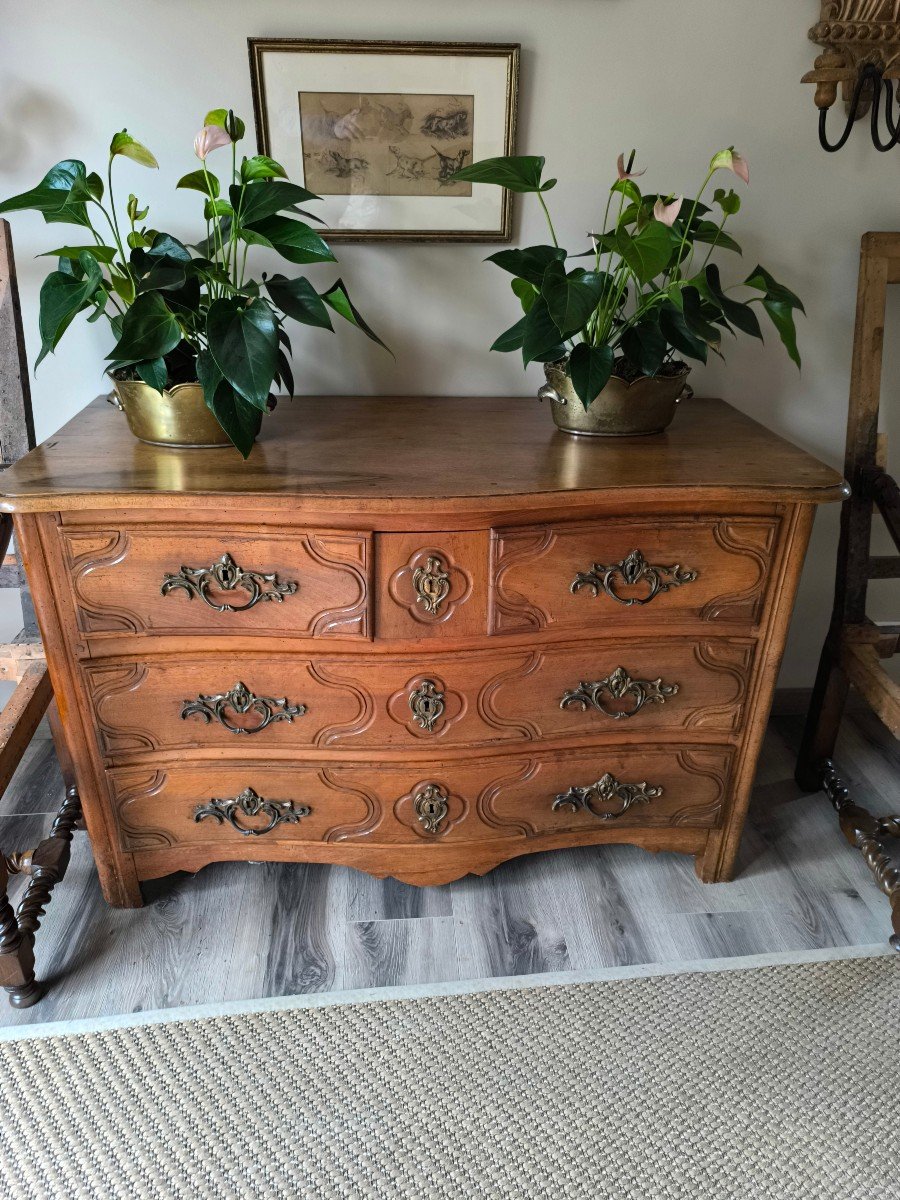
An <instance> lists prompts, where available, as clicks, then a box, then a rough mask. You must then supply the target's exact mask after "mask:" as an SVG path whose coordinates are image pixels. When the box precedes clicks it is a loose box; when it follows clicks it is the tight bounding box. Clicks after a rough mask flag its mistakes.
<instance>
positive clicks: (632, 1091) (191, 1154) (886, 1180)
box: [0, 952, 900, 1200]
mask: <svg viewBox="0 0 900 1200" xmlns="http://www.w3.org/2000/svg"><path fill="white" fill-rule="evenodd" d="M857 953H859V952H857ZM813 957H814V956H813ZM818 957H819V961H811V962H810V961H806V962H799V963H791V964H781V965H763V966H760V965H758V964H757V965H753V963H752V960H743V961H742V962H740V961H739V960H738V961H735V960H732V963H731V964H730V966H732V967H738V966H739V967H740V969H723V964H717V965H716V968H715V969H711V970H706V971H702V972H692V973H684V972H681V971H678V972H677V973H669V974H665V973H663V974H656V975H653V974H651V972H652V970H653V969H652V968H651V969H650V970H649V971H648V970H646V969H645V970H643V971H640V970H638V971H635V972H632V974H634V975H638V976H642V977H636V978H624V979H622V978H619V979H614V980H605V981H602V982H593V983H564V982H561V983H555V984H553V985H550V986H547V985H542V984H541V982H540V980H535V979H534V978H532V979H531V980H530V981H528V982H529V983H530V984H531V986H522V983H521V981H518V982H515V983H510V985H509V986H503V987H499V988H497V987H495V986H493V985H470V986H469V987H468V990H467V987H466V985H453V986H450V987H448V988H446V989H445V992H446V993H447V994H442V995H431V996H421V995H420V996H418V997H416V998H412V999H396V998H394V999H387V1000H385V999H368V998H367V999H366V1000H365V1002H359V1001H358V1000H357V1002H353V1003H347V1002H344V1001H343V1000H342V1001H341V1002H338V1003H335V1002H333V1001H331V1000H323V999H322V998H301V999H295V1000H294V1001H288V1002H271V1001H270V1002H259V1003H257V1004H255V1005H246V1004H242V1005H235V1006H231V1010H230V1011H228V1012H226V1014H225V1015H219V1016H214V1017H202V1018H199V1019H197V1018H193V1017H192V1018H191V1019H184V1014H179V1013H177V1012H176V1013H168V1014H156V1015H149V1016H146V1015H142V1016H141V1017H139V1018H130V1019H126V1020H125V1021H124V1022H120V1024H119V1027H117V1028H102V1029H100V1031H98V1032H90V1033H74V1034H73V1033H68V1034H62V1035H60V1034H59V1033H57V1032H56V1031H55V1030H50V1031H45V1032H44V1033H43V1034H42V1033H41V1031H40V1029H37V1030H34V1029H31V1030H27V1031H24V1032H26V1033H27V1035H28V1036H26V1037H24V1038H23V1037H21V1032H19V1033H16V1034H14V1035H6V1038H5V1039H4V1040H3V1041H2V1043H0V1102H2V1115H0V1195H2V1196H3V1197H4V1200H69V1198H70V1197H71V1198H74V1197H79V1198H91V1200H93V1198H94V1197H96V1198H98V1200H113V1198H115V1200H119V1198H121V1200H126V1198H127V1200H143V1198H146V1197H152V1198H154V1200H157V1198H159V1200H163V1198H164V1200H198V1198H202V1197H215V1198H216V1200H228V1198H232V1197H234V1198H237V1197H240V1198H244V1197H253V1198H256V1197H273V1198H274V1197H310V1198H315V1200H331V1198H332V1197H334V1198H337V1197H341V1198H348V1200H349V1198H352V1200H369V1198H370V1197H373V1198H374V1197H378V1198H379V1200H398V1198H399V1200H406V1198H414V1200H431V1198H438V1197H440V1198H443V1197H453V1198H457V1197H458V1198H463V1197H465V1198H466V1200H469V1198H474V1197H492V1198H493V1197H509V1198H513V1197H514V1198H515V1200H521V1198H529V1200H530V1198H532V1197H533V1198H535V1200H557V1198H559V1200H566V1198H577V1200H607V1198H608V1200H670V1198H671V1200H686V1198H690V1200H695V1198H696V1200H785V1198H790V1200H794V1198H796V1200H851V1198H852V1200H870V1198H871V1200H875V1198H876V1197H877V1198H879V1200H889V1198H891V1200H892V1198H894V1197H898V1196H900V959H898V958H897V956H896V955H895V956H893V957H887V956H884V955H882V954H879V955H873V956H866V957H858V958H844V959H843V960H836V961H822V960H821V955H820V956H818ZM748 962H749V965H748ZM726 965H727V964H726ZM657 970H659V969H658V968H657ZM474 989H478V990H474ZM368 995H369V996H371V993H370V994H368ZM375 995H377V993H376V994H375ZM105 1024H106V1025H107V1026H108V1025H109V1024H110V1023H109V1022H106V1023H105ZM48 1033H49V1034H52V1036H50V1035H48ZM10 1037H11V1040H10Z"/></svg>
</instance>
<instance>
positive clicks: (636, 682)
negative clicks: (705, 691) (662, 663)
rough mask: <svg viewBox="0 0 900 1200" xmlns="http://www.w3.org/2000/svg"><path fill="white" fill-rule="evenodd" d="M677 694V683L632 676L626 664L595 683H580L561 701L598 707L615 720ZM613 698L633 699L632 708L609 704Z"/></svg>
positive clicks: (563, 705)
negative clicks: (607, 700)
mask: <svg viewBox="0 0 900 1200" xmlns="http://www.w3.org/2000/svg"><path fill="white" fill-rule="evenodd" d="M677 694H678V684H677V683H663V681H662V679H653V680H649V679H632V678H631V676H630V675H629V674H628V672H627V671H626V670H625V668H624V667H616V669H615V670H614V671H613V672H612V674H610V675H607V677H606V678H605V679H599V680H598V681H597V682H596V683H579V685H578V687H577V688H573V689H572V691H570V692H566V694H565V695H564V696H563V698H562V700H560V702H559V707H560V708H569V707H570V706H571V705H573V704H577V705H578V706H579V707H580V709H581V711H582V712H587V710H588V708H596V709H597V711H598V712H602V713H603V714H604V716H607V717H611V718H612V719H613V720H614V721H622V720H627V719H628V717H633V716H635V715H636V714H637V713H639V712H640V711H641V709H642V708H643V707H644V705H645V704H665V702H666V700H668V699H669V697H670V696H675V695H677ZM607 696H608V697H609V698H610V699H612V700H625V699H630V700H632V701H633V707H632V708H630V709H615V708H608V707H607V705H606V697H607Z"/></svg>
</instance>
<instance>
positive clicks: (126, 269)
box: [97, 154, 134, 283]
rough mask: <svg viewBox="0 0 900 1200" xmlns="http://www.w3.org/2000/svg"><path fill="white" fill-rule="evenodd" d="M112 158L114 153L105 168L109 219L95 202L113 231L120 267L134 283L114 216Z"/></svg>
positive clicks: (116, 218)
mask: <svg viewBox="0 0 900 1200" xmlns="http://www.w3.org/2000/svg"><path fill="white" fill-rule="evenodd" d="M113 158H114V155H112V154H111V155H110V156H109V165H108V166H107V168H106V182H107V184H108V188H109V208H110V212H111V213H112V220H111V221H110V218H109V215H108V214H107V212H106V209H105V208H103V205H102V204H100V201H99V200H98V201H97V203H98V204H100V207H101V209H102V210H103V213H104V215H105V216H106V219H107V221H109V224H110V228H111V229H112V231H113V235H114V237H115V239H116V245H117V246H118V248H119V254H120V255H121V256H122V269H123V271H124V272H125V274H126V275H127V276H128V277H129V278H130V279H131V282H132V283H134V279H133V277H132V275H131V267H130V266H129V264H128V259H127V258H126V257H125V247H124V245H123V243H122V235H121V234H120V233H119V220H118V217H117V216H116V201H115V197H114V195H113V183H112V167H113Z"/></svg>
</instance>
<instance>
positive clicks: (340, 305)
mask: <svg viewBox="0 0 900 1200" xmlns="http://www.w3.org/2000/svg"><path fill="white" fill-rule="evenodd" d="M322 299H323V300H324V301H325V303H326V304H327V305H328V307H329V308H331V309H333V310H334V311H335V312H336V313H337V314H338V316H340V317H343V318H344V320H345V321H349V322H350V324H351V325H355V326H356V328H357V329H359V330H360V331H361V332H362V333H364V334H365V335H366V337H367V338H370V339H371V340H372V341H373V342H377V343H378V345H379V346H381V348H382V349H383V350H387V352H388V354H390V356H391V358H393V357H394V352H393V350H392V349H391V348H390V346H388V345H387V344H386V343H385V342H383V341H382V340H381V338H380V337H379V336H378V334H377V333H375V332H374V330H372V329H370V327H369V326H368V325H367V324H366V322H365V321H364V320H363V318H362V317H361V316H360V313H359V310H358V309H357V308H355V307H354V304H353V301H352V300H351V299H350V293H349V292H348V291H347V288H346V287H345V286H344V281H343V280H342V279H338V280H337V282H336V283H333V284H332V285H331V287H330V288H329V289H328V291H327V292H323V293H322Z"/></svg>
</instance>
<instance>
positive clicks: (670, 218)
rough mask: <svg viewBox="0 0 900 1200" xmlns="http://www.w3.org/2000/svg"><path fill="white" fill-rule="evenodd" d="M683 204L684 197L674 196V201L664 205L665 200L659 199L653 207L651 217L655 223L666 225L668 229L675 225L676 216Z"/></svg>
mask: <svg viewBox="0 0 900 1200" xmlns="http://www.w3.org/2000/svg"><path fill="white" fill-rule="evenodd" d="M683 203H684V196H676V197H675V199H674V200H672V201H670V203H668V204H666V202H665V200H663V199H662V198H660V199H659V200H657V201H656V203H655V204H654V205H653V215H654V217H655V218H656V220H657V221H661V222H662V224H663V225H668V226H669V228H670V229H671V227H672V226H673V225H674V224H675V221H676V220H677V218H678V214H679V213H680V212H681V206H682V204H683Z"/></svg>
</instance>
